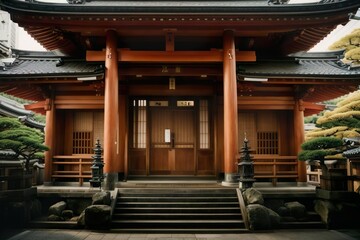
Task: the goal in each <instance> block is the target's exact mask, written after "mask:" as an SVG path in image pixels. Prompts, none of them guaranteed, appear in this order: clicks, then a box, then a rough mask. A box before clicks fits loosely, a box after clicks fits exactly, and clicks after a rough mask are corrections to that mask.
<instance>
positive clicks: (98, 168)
mask: <svg viewBox="0 0 360 240" xmlns="http://www.w3.org/2000/svg"><path fill="white" fill-rule="evenodd" d="M101 153H102V148H101V145H100V141H99V139H98V140H96V144H95V148H94V155H93V156H91V157H92V158H93V159H94V161H93V162H92V163H93V165H92V166H91V167H90V168H91V179H90V185H91V187H100V188H101V182H102V181H103V180H104V170H103V169H104V163H103V161H102V159H103V158H102V156H101Z"/></svg>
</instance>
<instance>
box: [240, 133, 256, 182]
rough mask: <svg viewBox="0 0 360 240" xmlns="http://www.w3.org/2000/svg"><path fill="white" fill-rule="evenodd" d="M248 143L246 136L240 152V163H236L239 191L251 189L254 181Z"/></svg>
mask: <svg viewBox="0 0 360 240" xmlns="http://www.w3.org/2000/svg"><path fill="white" fill-rule="evenodd" d="M248 143H249V141H248V140H247V138H246V136H245V139H244V146H243V147H242V148H241V150H240V162H239V163H238V173H239V175H240V179H239V181H240V183H239V187H240V188H241V189H247V188H251V187H252V185H253V183H254V182H255V179H254V164H253V163H254V162H253V161H252V158H253V157H252V156H250V149H249V147H248Z"/></svg>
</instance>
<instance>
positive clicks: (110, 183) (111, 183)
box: [102, 173, 118, 191]
mask: <svg viewBox="0 0 360 240" xmlns="http://www.w3.org/2000/svg"><path fill="white" fill-rule="evenodd" d="M104 176H105V178H104V183H103V184H102V185H103V189H104V190H110V191H111V190H114V189H115V184H116V183H117V182H118V173H104Z"/></svg>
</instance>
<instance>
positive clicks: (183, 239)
mask: <svg viewBox="0 0 360 240" xmlns="http://www.w3.org/2000/svg"><path fill="white" fill-rule="evenodd" d="M0 239H1V240H155V239H159V240H167V239H176V240H196V239H211V240H213V239H225V240H232V239H234V240H235V239H239V240H356V239H358V240H359V239H360V230H340V231H334V230H325V229H320V230H319V229H301V230H276V231H270V232H261V233H242V234H124V233H101V232H93V231H89V230H62V229H38V230H35V229H32V230H17V231H11V230H7V231H5V232H2V233H0Z"/></svg>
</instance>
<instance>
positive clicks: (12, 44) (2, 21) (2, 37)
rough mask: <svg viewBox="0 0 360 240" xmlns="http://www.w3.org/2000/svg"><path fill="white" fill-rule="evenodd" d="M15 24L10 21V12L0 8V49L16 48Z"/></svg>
mask: <svg viewBox="0 0 360 240" xmlns="http://www.w3.org/2000/svg"><path fill="white" fill-rule="evenodd" d="M17 28H18V26H17V24H16V23H14V22H13V21H11V18H10V14H9V13H8V12H5V11H1V10H0V51H1V52H3V51H6V49H12V48H16V43H17Z"/></svg>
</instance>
